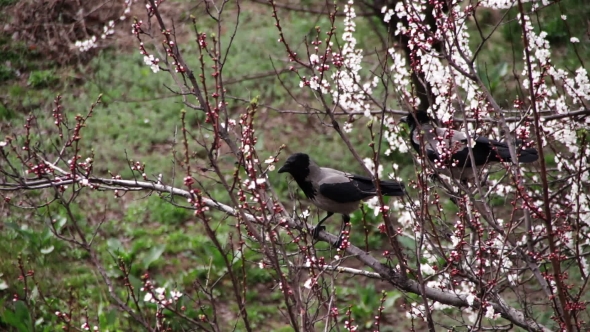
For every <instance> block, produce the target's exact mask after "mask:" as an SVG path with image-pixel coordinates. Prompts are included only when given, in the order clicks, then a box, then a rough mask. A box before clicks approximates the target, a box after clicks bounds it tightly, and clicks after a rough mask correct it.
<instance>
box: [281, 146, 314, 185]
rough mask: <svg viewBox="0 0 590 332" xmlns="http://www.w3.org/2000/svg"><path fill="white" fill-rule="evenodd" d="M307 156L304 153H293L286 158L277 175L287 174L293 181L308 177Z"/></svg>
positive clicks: (308, 161) (308, 162) (308, 163)
mask: <svg viewBox="0 0 590 332" xmlns="http://www.w3.org/2000/svg"><path fill="white" fill-rule="evenodd" d="M309 165H310V160H309V156H308V155H306V154H305V153H300V152H299V153H295V154H292V155H291V156H289V158H287V161H285V164H284V165H283V167H281V168H280V169H279V173H284V172H288V173H290V174H291V175H293V177H294V178H295V179H304V178H305V177H307V175H309Z"/></svg>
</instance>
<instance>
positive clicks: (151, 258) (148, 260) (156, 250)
mask: <svg viewBox="0 0 590 332" xmlns="http://www.w3.org/2000/svg"><path fill="white" fill-rule="evenodd" d="M164 250H166V246H165V245H159V246H155V247H153V248H152V249H150V251H149V252H148V253H147V255H146V256H145V257H144V258H143V260H142V263H143V268H144V269H145V270H147V269H149V267H150V265H152V263H153V262H155V261H157V260H158V259H159V258H160V256H162V254H163V253H164Z"/></svg>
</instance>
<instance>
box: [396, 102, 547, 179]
mask: <svg viewBox="0 0 590 332" xmlns="http://www.w3.org/2000/svg"><path fill="white" fill-rule="evenodd" d="M415 116H416V117H415V118H414V114H412V113H410V114H409V115H408V116H407V117H405V118H402V119H401V121H402V122H405V123H407V124H408V126H409V127H410V138H411V142H412V147H413V148H414V150H416V151H417V152H418V153H420V154H421V153H422V146H421V141H422V142H423V143H424V151H425V152H426V155H427V157H428V159H430V160H431V161H432V162H434V163H435V165H436V166H444V167H445V168H449V169H450V171H451V175H452V176H453V177H454V178H457V179H460V180H462V181H466V180H469V179H472V178H474V177H475V176H474V173H473V170H472V169H471V164H472V163H471V156H470V155H469V147H468V138H467V135H466V134H465V133H464V132H461V131H458V130H454V129H449V128H437V127H434V126H433V125H432V123H431V119H430V117H429V116H428V114H427V113H426V112H425V111H417V112H416V113H415ZM418 126H419V128H418ZM471 143H472V148H471V151H473V159H474V161H475V165H476V166H483V165H486V164H489V163H494V162H510V161H511V160H512V158H511V157H510V150H509V148H508V144H506V143H504V142H499V141H495V140H493V139H489V138H487V137H483V136H474V137H471ZM516 143H517V144H519V145H520V144H522V142H521V141H517V142H516ZM516 152H517V154H518V162H521V163H532V162H534V161H536V160H537V159H539V155H538V154H537V150H536V149H535V148H516ZM444 153H446V156H445V155H443V154H444ZM441 164H442V165H441Z"/></svg>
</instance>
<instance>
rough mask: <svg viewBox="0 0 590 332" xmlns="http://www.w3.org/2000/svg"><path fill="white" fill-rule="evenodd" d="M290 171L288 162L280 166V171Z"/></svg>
mask: <svg viewBox="0 0 590 332" xmlns="http://www.w3.org/2000/svg"><path fill="white" fill-rule="evenodd" d="M288 171H289V166H288V165H287V164H285V165H283V167H281V168H279V170H278V173H285V172H288Z"/></svg>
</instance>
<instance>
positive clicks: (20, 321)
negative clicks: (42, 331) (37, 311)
mask: <svg viewBox="0 0 590 332" xmlns="http://www.w3.org/2000/svg"><path fill="white" fill-rule="evenodd" d="M0 318H2V321H3V322H4V323H5V324H8V325H10V326H12V327H15V328H16V329H17V330H18V331H19V332H29V331H33V325H32V322H31V316H30V315H29V309H28V308H27V306H26V305H25V303H24V302H23V301H16V302H14V311H12V310H5V311H4V312H3V313H2V314H1V315H0Z"/></svg>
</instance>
